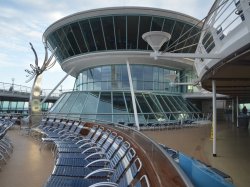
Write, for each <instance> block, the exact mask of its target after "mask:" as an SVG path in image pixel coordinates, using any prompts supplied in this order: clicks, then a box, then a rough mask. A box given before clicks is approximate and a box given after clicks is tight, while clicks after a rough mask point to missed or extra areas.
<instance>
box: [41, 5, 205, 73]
mask: <svg viewBox="0 0 250 187" xmlns="http://www.w3.org/2000/svg"><path fill="white" fill-rule="evenodd" d="M200 28H201V22H200V21H199V20H197V19H195V18H193V17H191V16H187V15H184V14H182V13H178V12H174V11H169V10H163V9H156V8H146V7H112V8H102V9H95V10H89V11H83V12H79V13H76V14H73V15H70V16H67V17H65V18H63V19H60V20H58V21H57V22H55V23H53V24H52V25H51V26H49V27H48V28H47V29H46V31H45V32H44V34H43V39H44V40H45V41H46V42H48V44H49V46H50V48H52V49H55V48H56V47H57V51H56V56H57V59H58V60H59V62H60V63H61V65H62V68H63V69H64V70H65V71H68V69H69V68H68V66H70V65H69V64H68V62H69V61H73V59H76V58H77V59H79V57H81V59H82V58H84V57H86V58H87V57H89V54H90V53H91V54H96V53H98V54H100V53H103V52H106V53H107V52H113V53H116V52H126V51H127V52H128V51H133V52H136V51H137V52H139V51H141V52H142V51H144V52H146V51H148V52H151V51H152V49H151V48H150V47H149V45H148V44H147V43H146V42H145V41H144V40H143V39H142V37H141V36H142V34H143V33H145V32H148V31H164V32H168V33H170V34H171V39H170V40H169V41H168V42H167V43H165V44H164V45H163V47H162V49H161V50H165V51H169V52H194V51H195V50H196V43H198V40H199V31H200ZM85 63H86V61H85ZM87 64H88V63H87ZM63 66H67V68H65V67H63ZM91 66H93V65H91ZM73 74H74V75H75V74H77V72H75V73H73Z"/></svg>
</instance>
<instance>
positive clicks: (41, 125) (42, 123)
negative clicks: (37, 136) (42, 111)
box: [39, 118, 48, 127]
mask: <svg viewBox="0 0 250 187" xmlns="http://www.w3.org/2000/svg"><path fill="white" fill-rule="evenodd" d="M47 120H48V119H47V118H42V120H41V121H40V124H39V126H40V127H44V126H45V125H46V123H47Z"/></svg>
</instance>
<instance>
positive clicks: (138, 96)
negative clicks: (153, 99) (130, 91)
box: [136, 94, 152, 113]
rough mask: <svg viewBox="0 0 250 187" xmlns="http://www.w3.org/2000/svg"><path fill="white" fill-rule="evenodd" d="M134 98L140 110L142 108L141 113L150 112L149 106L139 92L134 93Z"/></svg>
mask: <svg viewBox="0 0 250 187" xmlns="http://www.w3.org/2000/svg"><path fill="white" fill-rule="evenodd" d="M136 99H137V101H138V102H139V104H140V107H141V110H142V112H143V113H152V111H151V109H150V108H149V106H148V104H147V102H146V101H145V99H144V97H143V96H142V95H141V94H136Z"/></svg>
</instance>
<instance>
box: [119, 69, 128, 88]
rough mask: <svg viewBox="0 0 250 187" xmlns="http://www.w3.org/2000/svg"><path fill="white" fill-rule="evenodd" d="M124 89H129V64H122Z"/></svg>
mask: <svg viewBox="0 0 250 187" xmlns="http://www.w3.org/2000/svg"><path fill="white" fill-rule="evenodd" d="M121 68H122V89H129V81H128V71H127V66H125V65H122V66H121Z"/></svg>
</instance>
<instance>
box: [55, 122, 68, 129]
mask: <svg viewBox="0 0 250 187" xmlns="http://www.w3.org/2000/svg"><path fill="white" fill-rule="evenodd" d="M65 124H66V121H61V122H60V123H59V126H58V128H57V129H59V130H62V129H63V128H64V127H65Z"/></svg>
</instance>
